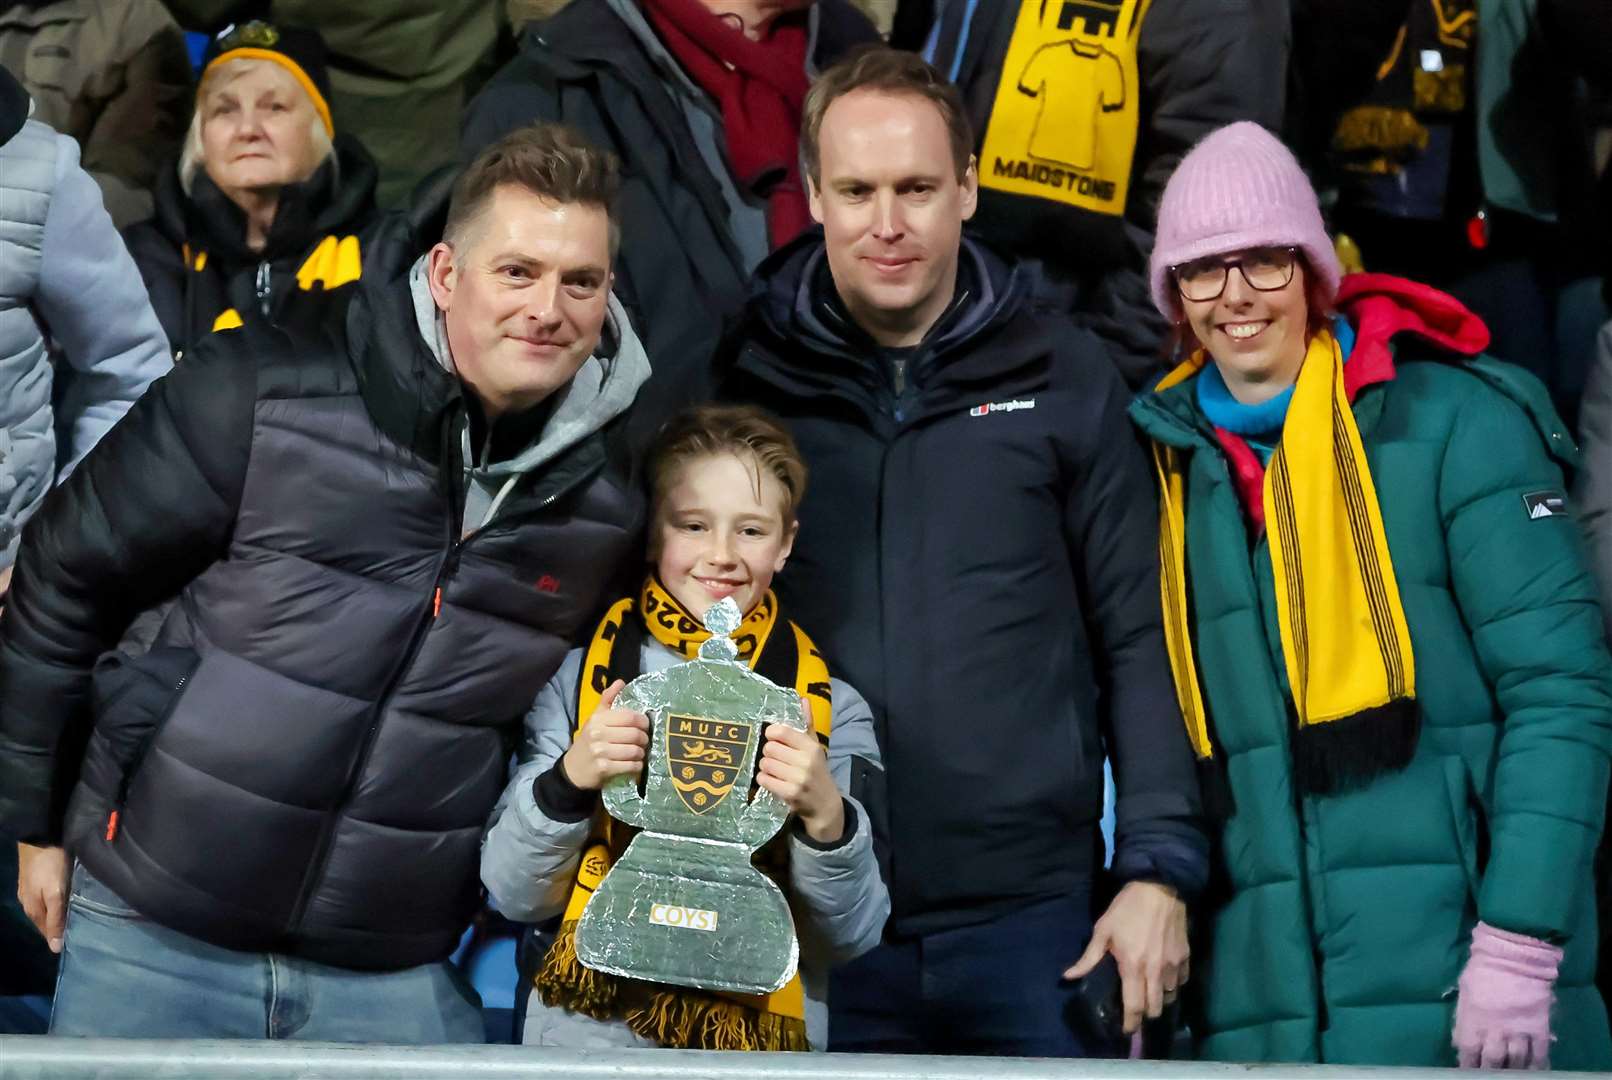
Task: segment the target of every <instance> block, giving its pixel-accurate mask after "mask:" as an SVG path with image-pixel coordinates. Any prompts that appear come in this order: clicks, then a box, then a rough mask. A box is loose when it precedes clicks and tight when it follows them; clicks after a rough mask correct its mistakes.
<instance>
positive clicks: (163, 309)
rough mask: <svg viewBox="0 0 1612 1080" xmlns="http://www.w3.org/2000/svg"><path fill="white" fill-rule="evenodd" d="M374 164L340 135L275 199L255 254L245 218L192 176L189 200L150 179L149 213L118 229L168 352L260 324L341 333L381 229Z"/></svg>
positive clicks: (166, 174)
mask: <svg viewBox="0 0 1612 1080" xmlns="http://www.w3.org/2000/svg"><path fill="white" fill-rule="evenodd" d="M375 177H376V170H375V162H374V160H373V159H372V158H371V157H370V156H369V154H368V153H367V152H366V151H365V150H364V148H363V147H362V146H361V145H359V143H358V142H357V141H356V140H354V139H352V138H349V137H347V136H341V135H338V136H337V137H336V141H335V148H334V152H333V153H332V154H331V156H330V157H329V158H327V159H326V161H325V163H324V164H323V165H321V166H320V167H319V168H318V169H316V170H315V171H314V174H313V175H312V176H311V177H309V178H308V179H307V180H305V181H304V182H302V183H300V184H291V185H289V186H287V187H285V188H284V189H282V190H281V192H280V204H279V208H278V209H277V211H276V213H275V216H274V224H273V226H271V227H270V229H269V235H268V237H267V240H266V242H265V244H264V247H263V250H262V251H253V250H251V249H250V248H248V247H247V246H246V216H245V214H244V213H243V212H242V211H241V208H240V207H238V206H236V205H235V204H234V203H232V202H230V200H229V199H228V198H227V197H226V196H225V195H224V193H223V192H222V191H220V190H219V189H218V187H217V185H215V184H214V183H213V182H212V181H211V180H210V179H208V177H207V173H206V171H205V170H201V169H198V170H197V172H196V177H195V179H194V181H193V182H192V184H191V193H190V194H189V195H186V194H185V192H184V190H183V189H181V188H180V186H179V176H178V173H177V171H176V170H175V169H171V168H170V169H164V170H163V171H162V174H161V175H160V176H159V177H158V178H157V190H156V202H157V209H156V214H155V216H154V217H152V218H151V219H150V220H148V221H142V222H139V223H137V224H135V225H131V226H129V228H127V229H125V230H124V233H123V239H124V241H125V242H126V243H127V244H128V245H129V253H130V254H131V255H133V256H134V262H135V265H136V266H138V267H139V268H140V276H141V277H142V278H144V279H145V283H146V291H147V292H149V293H150V294H151V306H152V307H153V308H155V309H156V311H157V318H158V319H160V320H161V321H162V329H163V330H164V331H165V332H166V333H167V335H168V344H169V345H170V346H172V347H173V350H174V351H175V352H186V351H188V350H189V349H191V348H192V347H193V346H194V345H195V344H196V343H197V342H198V341H200V340H201V339H202V338H204V337H206V336H207V335H208V334H211V333H212V332H213V331H214V329H215V328H216V329H223V328H227V327H234V326H239V325H240V324H241V323H243V322H266V323H268V324H271V325H274V326H278V327H280V328H282V329H285V330H289V331H291V332H293V333H295V334H300V335H303V336H309V335H312V334H315V333H329V332H332V331H336V332H339V330H340V328H341V326H342V323H343V321H344V320H345V318H346V315H347V305H348V303H349V302H350V301H351V299H352V297H353V295H354V293H355V291H356V290H355V288H354V286H355V285H356V284H357V282H358V279H359V274H360V272H361V270H362V262H363V256H364V254H365V252H366V250H367V249H368V247H369V245H370V243H371V242H372V241H373V240H374V237H375V235H376V230H377V229H378V228H379V227H380V223H381V219H380V211H378V210H377V209H376V207H375Z"/></svg>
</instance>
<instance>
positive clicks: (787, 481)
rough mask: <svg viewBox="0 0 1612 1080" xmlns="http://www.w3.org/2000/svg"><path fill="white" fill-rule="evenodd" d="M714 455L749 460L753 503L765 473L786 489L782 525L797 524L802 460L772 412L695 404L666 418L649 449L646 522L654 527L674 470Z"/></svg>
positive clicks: (802, 492) (803, 481)
mask: <svg viewBox="0 0 1612 1080" xmlns="http://www.w3.org/2000/svg"><path fill="white" fill-rule="evenodd" d="M718 454H732V455H733V456H734V457H737V458H739V459H740V460H741V461H745V462H747V463H748V464H750V465H751V468H752V472H753V473H754V476H755V491H756V501H757V502H759V501H761V477H762V475H763V473H764V472H765V473H766V474H770V475H771V476H772V478H773V479H775V480H777V481H778V486H779V487H780V488H782V489H783V493H784V504H783V505H782V506H781V507H779V510H780V511H781V512H782V514H783V519H784V528H786V529H787V528H789V527H790V526H792V525H794V524H795V520H796V513H797V511H799V509H800V500H801V498H802V497H803V496H804V495H805V494H806V462H805V460H804V459H803V458H802V457H801V456H800V450H799V448H798V447H796V446H795V440H794V438H793V437H792V436H791V435H790V434H789V432H788V431H787V430H785V429H784V426H783V425H782V424H780V423H779V422H778V420H777V418H776V417H774V416H773V415H772V414H771V413H769V412H767V411H766V410H765V409H760V408H757V407H756V406H754V405H698V406H695V407H694V408H692V409H685V410H684V411H683V412H681V413H678V414H677V415H676V416H674V417H672V419H670V420H668V421H667V422H666V426H665V427H663V428H661V430H660V434H659V435H658V436H657V437H656V439H655V445H654V446H653V447H652V448H651V449H650V452H649V479H650V497H651V514H650V521H651V522H652V523H653V524H654V527H655V531H657V532H658V528H659V524H660V518H661V508H662V506H663V505H664V503H665V501H666V494H667V492H669V491H670V490H671V489H672V485H673V484H675V483H676V482H677V476H678V474H679V473H680V472H682V470H683V468H684V467H685V466H687V465H688V463H689V462H691V461H698V460H700V459H701V458H708V457H713V456H716V455H718ZM654 535H655V533H654V532H652V533H651V536H652V537H653V536H654Z"/></svg>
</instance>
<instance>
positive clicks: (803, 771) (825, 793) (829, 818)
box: [756, 724, 845, 844]
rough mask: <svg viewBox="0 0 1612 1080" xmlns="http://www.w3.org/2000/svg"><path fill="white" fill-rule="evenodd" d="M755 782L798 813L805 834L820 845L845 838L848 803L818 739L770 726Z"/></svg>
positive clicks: (784, 725) (776, 725) (786, 728)
mask: <svg viewBox="0 0 1612 1080" xmlns="http://www.w3.org/2000/svg"><path fill="white" fill-rule="evenodd" d="M756 783H758V784H760V785H761V786H762V787H764V788H766V789H767V790H768V791H770V792H772V793H773V794H774V795H776V796H778V798H780V799H782V800H783V801H784V803H785V805H787V806H788V807H789V808H790V809H791V810H793V811H794V812H795V813H796V814H798V815H799V816H800V824H801V827H802V828H803V829H805V830H806V835H807V836H809V837H811V838H812V839H813V840H816V841H817V842H818V843H820V844H831V843H833V842H834V841H836V840H838V839H839V838H840V837H841V836H843V835H844V833H845V803H844V801H843V800H842V799H841V798H840V789H839V788H837V787H835V786H834V777H833V776H831V775H830V774H829V771H828V755H827V754H825V753H823V748H822V747H821V746H818V745H817V736H815V735H812V734H809V733H807V732H804V731H799V730H797V729H795V728H792V727H790V726H789V725H788V724H768V725H767V744H766V746H764V747H762V750H761V764H760V765H759V766H757V767H756Z"/></svg>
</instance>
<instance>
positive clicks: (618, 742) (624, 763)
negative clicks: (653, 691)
mask: <svg viewBox="0 0 1612 1080" xmlns="http://www.w3.org/2000/svg"><path fill="white" fill-rule="evenodd" d="M626 685H627V684H626V683H624V682H622V681H621V680H620V679H617V680H616V681H615V682H613V683H611V684H610V685H609V686H608V687H606V688H605V692H604V694H603V695H602V696H601V697H600V698H599V707H598V708H597V709H595V710H593V716H591V717H589V719H588V722H587V723H586V724H584V725H582V731H581V732H580V733H578V735H577V738H576V742H574V743H572V744H571V748H570V749H569V750H567V751H566V752H565V756H564V757H562V758H561V759H560V768H561V769H563V770H564V771H565V778H566V779H567V780H569V781H571V783H573V784H575V785H576V786H577V787H579V788H581V789H582V790H584V791H598V790H599V789H600V788H601V787H603V786H604V782H605V781H606V780H608V779H610V778H611V777H612V776H637V775H638V774H639V773H640V772H642V771H643V769H644V754H645V752H646V751H647V750H648V748H649V717H647V716H645V715H644V714H643V713H639V712H633V711H632V710H631V709H618V708H616V698H617V696H619V695H620V694H621V691H622V688H623V687H625V686H626Z"/></svg>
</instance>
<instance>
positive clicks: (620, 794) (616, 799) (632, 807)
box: [599, 683, 655, 829]
mask: <svg viewBox="0 0 1612 1080" xmlns="http://www.w3.org/2000/svg"><path fill="white" fill-rule="evenodd" d="M616 708H618V709H636V710H638V711H639V712H642V713H644V714H645V715H648V714H649V710H648V709H647V708H646V707H645V703H644V702H642V701H640V700H639V699H638V695H637V694H635V693H633V687H632V684H631V683H628V684H627V686H626V688H625V689H623V690H622V692H621V694H620V695H619V696H618V697H617V698H616ZM654 730H655V722H654V717H652V716H651V717H650V737H651V739H653V738H654ZM649 757H650V755H649V754H645V755H644V769H645V771H648V769H649ZM599 795H600V797H601V798H602V799H603V801H604V806H605V810H606V812H608V813H609V814H610V816H611V817H613V818H615V819H616V820H617V821H620V822H622V823H623V824H626V825H631V826H633V827H635V828H639V829H642V828H644V827H646V826H647V825H648V822H649V804H648V803H647V802H645V800H644V797H643V795H641V794H639V791H638V781H637V779H636V778H635V777H631V776H612V777H611V778H610V779H608V780H606V781H605V782H604V787H603V788H601V789H600V791H599Z"/></svg>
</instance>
